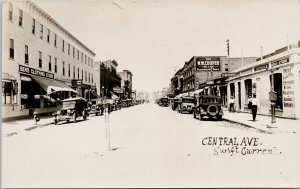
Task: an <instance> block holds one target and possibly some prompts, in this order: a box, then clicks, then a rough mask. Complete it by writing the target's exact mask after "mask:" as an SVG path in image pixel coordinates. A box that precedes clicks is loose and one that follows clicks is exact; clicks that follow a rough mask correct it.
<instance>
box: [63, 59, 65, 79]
mask: <svg viewBox="0 0 300 189" xmlns="http://www.w3.org/2000/svg"><path fill="white" fill-rule="evenodd" d="M64 75H65V62H63V76H64Z"/></svg>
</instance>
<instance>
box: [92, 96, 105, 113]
mask: <svg viewBox="0 0 300 189" xmlns="http://www.w3.org/2000/svg"><path fill="white" fill-rule="evenodd" d="M91 103H92V105H91V109H90V114H95V115H101V114H103V112H104V101H103V99H100V98H98V99H94V100H92V101H91Z"/></svg>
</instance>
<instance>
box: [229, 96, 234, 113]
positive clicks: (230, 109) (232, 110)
mask: <svg viewBox="0 0 300 189" xmlns="http://www.w3.org/2000/svg"><path fill="white" fill-rule="evenodd" d="M234 102H235V99H234V97H233V96H231V97H230V99H229V112H234Z"/></svg>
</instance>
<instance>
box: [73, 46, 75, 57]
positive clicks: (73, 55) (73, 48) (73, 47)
mask: <svg viewBox="0 0 300 189" xmlns="http://www.w3.org/2000/svg"><path fill="white" fill-rule="evenodd" d="M73 58H75V47H73Z"/></svg>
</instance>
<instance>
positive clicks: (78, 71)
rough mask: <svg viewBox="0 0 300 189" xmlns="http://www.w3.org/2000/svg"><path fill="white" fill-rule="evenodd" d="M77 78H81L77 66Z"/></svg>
mask: <svg viewBox="0 0 300 189" xmlns="http://www.w3.org/2000/svg"><path fill="white" fill-rule="evenodd" d="M77 79H79V68H77Z"/></svg>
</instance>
